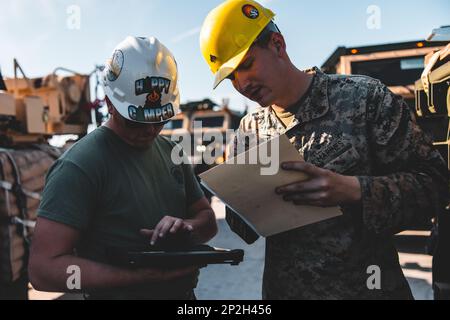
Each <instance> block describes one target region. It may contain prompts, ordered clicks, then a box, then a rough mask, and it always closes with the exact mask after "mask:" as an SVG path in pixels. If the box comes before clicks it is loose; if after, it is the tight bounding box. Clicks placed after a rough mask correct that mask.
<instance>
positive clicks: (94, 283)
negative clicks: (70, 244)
mask: <svg viewBox="0 0 450 320" xmlns="http://www.w3.org/2000/svg"><path fill="white" fill-rule="evenodd" d="M71 266H75V267H76V269H77V270H79V271H80V273H79V275H80V287H81V288H75V289H74V290H71V289H72V288H69V286H68V284H70V283H73V275H75V272H76V271H75V272H74V271H73V269H72V270H71V269H70V268H69V267H71ZM29 273H30V279H31V282H32V284H33V286H34V287H35V288H36V289H37V290H41V291H50V292H74V291H83V292H85V291H89V290H94V289H107V288H116V287H124V286H130V285H135V284H140V283H143V282H145V281H147V280H148V279H146V278H145V273H144V272H143V270H127V269H121V268H116V267H113V266H109V265H105V264H100V263H97V262H94V261H90V260H86V259H83V258H79V257H76V256H73V255H63V256H59V257H55V258H39V260H34V261H33V260H32V261H31V263H30V268H29ZM71 280H72V281H71Z"/></svg>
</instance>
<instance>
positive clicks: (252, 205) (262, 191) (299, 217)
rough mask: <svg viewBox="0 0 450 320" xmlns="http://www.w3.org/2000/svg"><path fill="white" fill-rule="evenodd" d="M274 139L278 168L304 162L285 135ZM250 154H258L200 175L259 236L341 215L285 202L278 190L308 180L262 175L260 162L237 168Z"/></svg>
mask: <svg viewBox="0 0 450 320" xmlns="http://www.w3.org/2000/svg"><path fill="white" fill-rule="evenodd" d="M275 139H278V145H279V165H281V163H283V162H287V161H303V159H302V157H301V155H300V154H299V152H298V151H297V150H296V149H295V147H294V146H293V145H292V144H291V143H290V141H289V139H288V137H287V136H286V135H282V136H280V137H277V138H275ZM271 143H272V140H271V141H268V142H265V143H263V144H261V145H260V146H259V148H261V146H262V147H263V148H266V147H267V148H269V149H270V145H269V144H271ZM264 144H268V145H267V146H264ZM272 145H277V144H276V143H275V144H273V143H272ZM255 148H258V147H255ZM250 152H255V150H253V149H250V150H249V151H247V152H246V153H242V154H240V155H238V156H237V157H236V158H233V159H230V160H228V161H227V162H226V163H224V164H222V165H220V166H217V167H215V168H213V169H211V170H209V171H207V172H205V173H203V174H201V175H200V178H201V180H202V184H203V185H204V186H205V187H206V188H207V189H208V190H210V191H211V192H212V193H213V194H215V195H216V196H217V197H218V198H219V199H221V200H222V201H223V202H224V203H225V204H226V205H228V206H229V207H230V208H232V209H233V210H234V211H236V212H237V213H238V214H239V215H240V216H241V217H242V218H243V219H244V220H245V221H246V222H247V223H248V224H249V226H251V227H252V228H253V229H254V230H255V231H256V232H257V233H258V234H259V235H260V236H263V237H269V236H272V235H275V234H279V233H282V232H285V231H289V230H292V229H297V228H300V227H302V226H306V225H309V224H313V223H317V222H320V221H323V220H327V219H331V218H334V217H337V216H340V215H342V211H341V210H340V208H338V207H332V208H320V207H309V206H296V205H294V204H293V203H292V202H286V201H284V200H283V199H282V197H281V196H280V195H277V194H276V193H275V188H276V187H279V186H283V185H288V184H291V183H294V182H297V181H301V180H305V179H307V177H305V175H304V174H302V173H300V172H292V171H285V170H282V169H279V170H278V173H277V174H275V175H261V169H262V168H264V167H267V165H266V166H264V165H263V164H261V163H260V162H259V161H258V162H257V164H235V163H245V161H244V159H249V157H250V155H249V153H250ZM247 163H248V162H247Z"/></svg>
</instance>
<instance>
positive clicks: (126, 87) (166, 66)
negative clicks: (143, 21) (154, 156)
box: [103, 37, 180, 123]
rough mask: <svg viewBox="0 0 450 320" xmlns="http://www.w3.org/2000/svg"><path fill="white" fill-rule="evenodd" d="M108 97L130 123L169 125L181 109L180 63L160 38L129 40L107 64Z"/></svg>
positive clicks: (105, 75) (132, 38) (105, 83)
mask: <svg viewBox="0 0 450 320" xmlns="http://www.w3.org/2000/svg"><path fill="white" fill-rule="evenodd" d="M103 84H104V87H105V94H106V96H107V97H108V98H109V100H110V101H111V103H112V104H113V105H114V107H115V108H116V110H117V111H118V112H119V113H120V114H121V115H122V116H123V117H124V118H126V119H128V120H131V121H134V122H141V123H161V122H166V121H168V120H170V119H171V118H173V117H174V116H175V115H177V113H178V111H179V108H180V93H179V90H178V72H177V63H176V61H175V58H174V57H173V55H172V53H171V52H170V51H169V50H168V49H167V48H166V47H165V46H164V45H163V44H162V43H161V42H159V41H158V39H156V38H153V37H151V38H138V37H127V38H126V39H125V40H124V41H123V42H122V43H120V44H119V45H118V46H117V47H116V49H115V50H114V53H113V56H112V58H111V59H109V60H108V61H107V62H106V66H105V70H104V74H103Z"/></svg>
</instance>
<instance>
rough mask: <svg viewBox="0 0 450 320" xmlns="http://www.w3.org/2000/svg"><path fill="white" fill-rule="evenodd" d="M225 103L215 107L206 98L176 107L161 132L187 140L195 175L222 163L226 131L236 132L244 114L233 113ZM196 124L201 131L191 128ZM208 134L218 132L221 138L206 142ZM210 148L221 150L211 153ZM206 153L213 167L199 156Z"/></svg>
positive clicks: (211, 149)
mask: <svg viewBox="0 0 450 320" xmlns="http://www.w3.org/2000/svg"><path fill="white" fill-rule="evenodd" d="M228 104H229V103H228V101H227V100H224V101H223V103H222V105H218V104H217V103H215V102H213V101H211V100H210V99H205V100H202V101H193V102H188V103H186V104H182V105H181V106H180V109H181V113H180V114H179V115H178V116H176V117H175V118H174V119H173V120H172V121H171V122H169V123H168V124H167V125H166V127H165V128H164V129H163V131H162V133H161V134H162V135H164V136H166V137H169V138H171V137H173V136H182V135H185V136H189V137H190V139H191V146H190V150H189V151H190V160H191V163H192V164H193V165H194V171H195V173H196V174H200V173H203V172H205V171H207V170H208V169H210V168H212V167H214V166H215V165H218V164H221V163H223V162H224V161H225V158H226V154H225V153H226V132H227V130H236V129H237V128H238V127H239V123H240V121H241V119H242V117H243V116H244V115H245V114H246V112H247V111H245V112H244V113H239V112H236V111H233V110H231V109H230V108H229V106H228ZM196 124H201V128H195V125H196ZM208 133H210V134H211V133H219V134H220V136H221V137H222V139H221V140H220V141H209V139H205V134H208ZM214 149H215V150H221V151H220V152H219V153H218V154H215V152H214ZM186 151H187V150H186ZM206 152H208V153H212V154H213V156H214V159H215V161H214V164H207V163H205V161H203V159H204V157H203V155H204V154H205V153H206Z"/></svg>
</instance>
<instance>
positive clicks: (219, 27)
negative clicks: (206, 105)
mask: <svg viewBox="0 0 450 320" xmlns="http://www.w3.org/2000/svg"><path fill="white" fill-rule="evenodd" d="M274 16H275V14H274V13H273V12H272V11H271V10H269V9H267V8H264V7H263V6H262V5H260V4H259V3H258V2H256V1H253V0H227V1H225V2H224V3H222V4H221V5H219V6H218V7H216V8H215V9H213V10H212V11H211V12H210V13H209V14H208V16H207V17H206V19H205V22H204V23H203V26H202V30H201V32H200V48H201V51H202V54H203V57H204V58H205V60H206V62H207V63H208V65H209V67H210V68H211V71H212V72H213V74H215V76H216V78H215V81H214V89H215V88H216V87H217V86H218V85H219V84H220V83H221V82H222V81H223V80H224V79H226V78H227V77H228V76H229V75H230V74H231V73H233V72H234V70H236V68H237V67H238V66H239V64H240V63H241V62H242V59H243V58H244V57H245V55H246V54H247V52H248V50H249V49H250V47H251V45H252V44H253V42H254V41H255V40H256V38H257V37H258V35H259V34H260V33H261V32H262V31H263V30H264V28H265V27H266V26H267V25H268V24H269V23H270V22H271V21H272V19H273V17H274Z"/></svg>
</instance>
